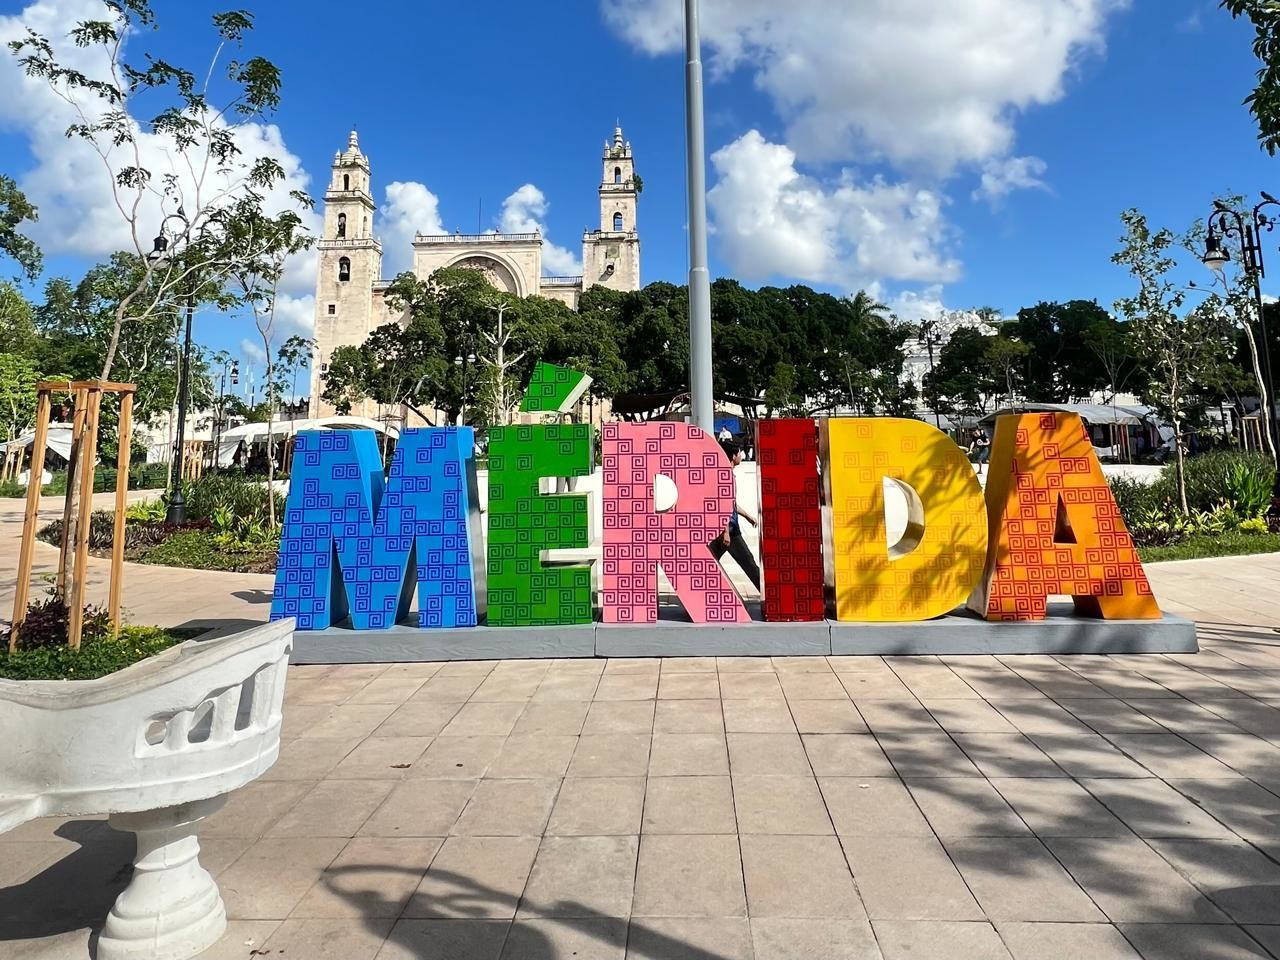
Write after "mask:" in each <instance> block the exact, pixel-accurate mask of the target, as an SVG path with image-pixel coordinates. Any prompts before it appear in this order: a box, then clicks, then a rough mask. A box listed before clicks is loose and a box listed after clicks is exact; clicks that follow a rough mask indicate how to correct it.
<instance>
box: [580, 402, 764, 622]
mask: <svg viewBox="0 0 1280 960" xmlns="http://www.w3.org/2000/svg"><path fill="white" fill-rule="evenodd" d="M601 446H602V453H603V457H602V459H603V462H604V570H603V574H602V578H601V584H602V586H601V591H600V605H601V607H602V608H603V619H604V622H605V623H654V622H656V621H657V619H658V566H659V564H661V566H662V569H663V571H664V572H665V573H666V575H667V578H668V579H669V580H670V581H671V585H672V587H673V588H674V589H675V592H676V596H677V597H679V599H680V602H681V603H682V604H684V608H685V610H686V612H687V613H688V614H689V617H690V618H691V619H692V620H693V621H694V622H695V623H741V622H747V621H750V619H751V617H750V616H749V615H748V613H747V610H746V608H745V607H744V606H743V605H742V598H741V597H739V596H738V592H737V591H736V590H735V589H734V587H733V584H732V582H730V580H729V578H728V576H727V575H726V574H725V572H724V570H723V568H721V566H720V564H719V563H718V562H716V559H715V557H714V556H712V554H711V550H710V544H711V541H712V540H714V539H715V538H716V537H718V536H720V535H721V534H723V533H724V531H725V528H726V527H727V526H728V524H729V517H730V516H731V515H732V514H733V503H734V480H733V467H732V466H731V465H730V464H729V461H728V460H727V459H726V457H725V455H724V452H723V451H722V450H721V449H720V447H719V445H718V444H717V443H716V441H715V438H713V437H712V436H710V435H709V434H707V433H705V432H704V431H702V430H700V429H698V428H697V427H695V426H691V425H689V424H684V423H607V424H605V425H604V426H603V427H602V428H601ZM658 474H664V475H665V476H667V477H669V478H671V480H672V481H674V482H675V486H676V491H677V499H676V504H675V506H674V507H673V508H672V509H670V510H664V511H663V512H662V513H658V512H657V511H656V510H655V508H654V497H653V484H654V478H655V477H656V476H657V475H658Z"/></svg>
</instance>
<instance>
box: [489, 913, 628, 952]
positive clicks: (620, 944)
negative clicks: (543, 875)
mask: <svg viewBox="0 0 1280 960" xmlns="http://www.w3.org/2000/svg"><path fill="white" fill-rule="evenodd" d="M626 952H627V921H626V920H622V919H611V920H581V919H577V920H573V921H572V922H570V923H566V922H565V921H564V920H562V919H556V920H523V919H521V920H517V921H516V922H515V923H513V924H512V925H511V933H510V934H509V935H508V936H507V944H506V946H505V947H504V948H503V951H502V960H536V958H539V957H545V958H547V960H553V958H558V957H566V958H568V957H590V958H591V960H623V958H624V957H625V956H626Z"/></svg>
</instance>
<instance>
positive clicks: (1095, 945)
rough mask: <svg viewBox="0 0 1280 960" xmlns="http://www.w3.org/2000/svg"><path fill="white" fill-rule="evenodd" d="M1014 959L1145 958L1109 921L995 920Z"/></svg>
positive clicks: (1081, 959)
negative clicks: (1029, 921) (1028, 921)
mask: <svg viewBox="0 0 1280 960" xmlns="http://www.w3.org/2000/svg"><path fill="white" fill-rule="evenodd" d="M996 929H997V930H998V931H999V932H1000V938H1001V939H1002V940H1003V941H1004V945H1005V947H1006V948H1007V949H1008V951H1009V952H1010V953H1011V954H1012V955H1013V960H1142V958H1141V957H1139V956H1138V952H1137V951H1136V950H1134V949H1133V947H1132V946H1130V944H1129V941H1128V940H1126V939H1125V938H1124V935H1123V934H1121V933H1120V931H1119V930H1117V929H1116V928H1115V927H1113V926H1112V925H1111V924H1109V923H1016V922H1008V921H1004V922H1000V923H997V924H996Z"/></svg>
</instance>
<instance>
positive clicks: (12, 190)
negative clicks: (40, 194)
mask: <svg viewBox="0 0 1280 960" xmlns="http://www.w3.org/2000/svg"><path fill="white" fill-rule="evenodd" d="M39 219H40V215H39V213H38V211H37V210H36V208H35V206H34V205H33V204H32V203H31V201H29V200H28V199H27V198H26V195H25V194H24V193H23V192H22V191H21V190H19V189H18V184H17V183H16V182H15V181H14V180H13V179H12V178H11V177H6V176H5V175H4V174H0V254H3V255H5V256H7V257H9V258H10V259H11V260H13V261H15V262H16V263H17V264H18V266H19V267H21V268H22V272H23V274H25V275H26V277H27V279H28V280H34V279H36V277H38V276H40V270H41V268H42V266H43V258H42V256H41V254H40V248H39V247H37V246H36V244H35V241H33V240H32V239H31V238H29V237H25V236H23V235H22V233H21V232H20V231H19V229H18V228H19V227H20V226H21V225H22V224H24V223H35V222H36V221H37V220H39Z"/></svg>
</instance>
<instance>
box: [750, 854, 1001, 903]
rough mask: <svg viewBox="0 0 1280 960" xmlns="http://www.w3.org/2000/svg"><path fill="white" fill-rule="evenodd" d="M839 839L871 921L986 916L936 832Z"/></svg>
mask: <svg viewBox="0 0 1280 960" xmlns="http://www.w3.org/2000/svg"><path fill="white" fill-rule="evenodd" d="M744 842H745V840H744ZM840 843H841V844H842V845H843V847H844V852H845V856H847V857H848V860H849V866H850V867H851V868H852V870H853V876H854V879H855V880H857V882H858V891H859V893H861V894H862V902H863V903H864V904H865V905H866V909H867V914H868V915H869V916H870V917H871V919H872V920H982V919H984V917H983V913H982V910H981V909H980V908H979V907H978V904H977V901H975V900H974V899H973V895H972V894H970V893H969V890H968V888H967V887H966V886H965V884H964V881H963V880H961V879H960V874H959V873H957V872H956V868H955V866H954V865H953V864H952V862H951V858H950V857H948V856H947V852H946V851H945V850H944V849H943V848H942V844H940V843H939V842H938V841H937V840H936V839H934V838H933V837H842V838H841V839H840Z"/></svg>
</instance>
